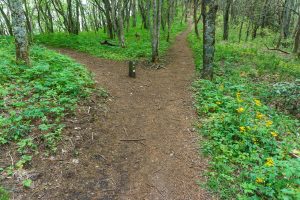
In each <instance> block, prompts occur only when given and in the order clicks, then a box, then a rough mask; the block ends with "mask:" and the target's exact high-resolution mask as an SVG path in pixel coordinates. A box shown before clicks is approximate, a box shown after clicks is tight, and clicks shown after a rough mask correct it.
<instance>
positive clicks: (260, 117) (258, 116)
mask: <svg viewBox="0 0 300 200" xmlns="http://www.w3.org/2000/svg"><path fill="white" fill-rule="evenodd" d="M263 117H264V115H263V114H261V113H260V112H257V113H256V118H257V119H262V118H263Z"/></svg>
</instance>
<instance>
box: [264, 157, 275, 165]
mask: <svg viewBox="0 0 300 200" xmlns="http://www.w3.org/2000/svg"><path fill="white" fill-rule="evenodd" d="M265 165H266V166H268V167H273V166H274V160H273V159H272V158H267V161H266V163H265Z"/></svg>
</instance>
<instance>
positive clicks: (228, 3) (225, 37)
mask: <svg viewBox="0 0 300 200" xmlns="http://www.w3.org/2000/svg"><path fill="white" fill-rule="evenodd" d="M231 3H232V0H227V1H226V7H225V13H224V22H223V23H224V28H223V40H228V32H229V11H230V6H231Z"/></svg>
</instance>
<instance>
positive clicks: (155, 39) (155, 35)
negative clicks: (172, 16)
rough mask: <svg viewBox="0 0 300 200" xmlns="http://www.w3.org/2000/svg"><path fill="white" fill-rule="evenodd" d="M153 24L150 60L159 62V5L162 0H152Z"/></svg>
mask: <svg viewBox="0 0 300 200" xmlns="http://www.w3.org/2000/svg"><path fill="white" fill-rule="evenodd" d="M152 5H153V6H152V8H153V24H152V25H153V26H152V62H153V63H158V62H159V53H158V50H159V38H160V26H161V6H162V0H153V4H152Z"/></svg>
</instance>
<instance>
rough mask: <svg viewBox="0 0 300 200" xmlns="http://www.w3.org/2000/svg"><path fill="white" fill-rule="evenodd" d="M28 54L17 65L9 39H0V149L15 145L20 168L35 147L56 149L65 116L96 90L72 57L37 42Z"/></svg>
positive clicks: (35, 149) (87, 75)
mask: <svg viewBox="0 0 300 200" xmlns="http://www.w3.org/2000/svg"><path fill="white" fill-rule="evenodd" d="M30 57H31V66H25V65H16V64H15V50H14V42H13V40H12V38H9V37H2V38H0V58H1V60H0V148H5V145H9V144H15V145H16V146H17V148H16V151H17V154H18V155H19V156H20V158H21V160H20V161H19V162H17V164H18V163H19V167H22V165H23V164H24V163H25V162H27V161H30V159H31V156H29V155H31V154H32V153H33V152H36V151H37V150H38V147H39V146H41V147H43V148H45V149H47V150H55V148H56V143H57V141H58V140H59V139H60V137H61V132H62V129H63V128H64V124H63V123H62V120H63V118H64V117H65V116H66V115H67V114H70V113H72V112H73V111H74V110H75V108H76V105H77V103H78V102H79V101H81V100H83V99H85V98H87V97H88V96H89V95H90V94H91V92H92V91H93V90H94V89H93V85H94V82H93V80H92V76H91V74H90V73H89V72H88V71H87V69H85V68H84V67H83V66H82V65H80V64H78V63H76V62H74V61H73V60H71V59H69V58H67V57H65V56H62V55H60V54H58V53H55V52H54V51H50V50H47V49H45V48H43V47H40V46H37V45H34V46H32V48H31V51H30ZM13 149H15V148H13ZM17 164H16V165H17ZM0 167H1V166H0ZM11 167H17V166H11ZM2 170H3V169H2Z"/></svg>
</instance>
